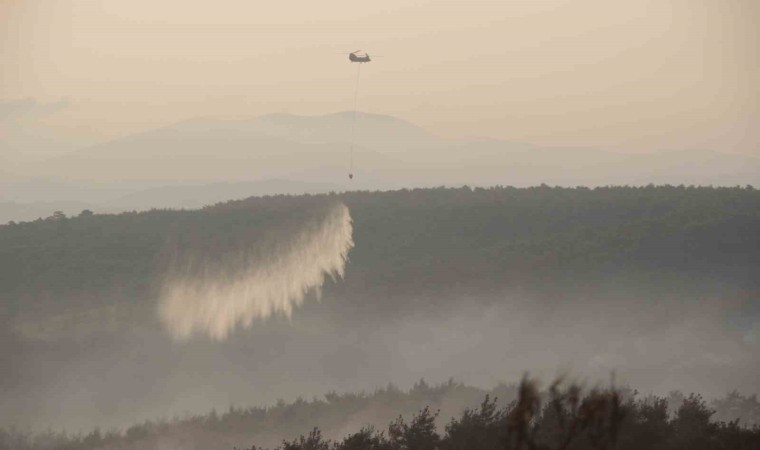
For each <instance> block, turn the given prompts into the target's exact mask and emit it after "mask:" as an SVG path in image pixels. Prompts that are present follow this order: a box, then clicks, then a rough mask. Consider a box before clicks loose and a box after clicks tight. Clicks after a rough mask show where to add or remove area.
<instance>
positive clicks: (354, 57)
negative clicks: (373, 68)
mask: <svg viewBox="0 0 760 450" xmlns="http://www.w3.org/2000/svg"><path fill="white" fill-rule="evenodd" d="M360 51H361V50H356V51H355V52H351V53H349V54H348V60H349V61H351V62H355V63H368V62H370V61H372V59H370V57H369V53H366V52H365V53H364V55H360V54H359V52H360Z"/></svg>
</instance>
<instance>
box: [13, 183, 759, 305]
mask: <svg viewBox="0 0 760 450" xmlns="http://www.w3.org/2000/svg"><path fill="white" fill-rule="evenodd" d="M334 200H341V201H343V202H345V204H346V205H348V207H349V208H350V210H351V215H352V217H353V220H354V240H355V242H356V247H355V248H354V250H353V251H352V252H351V254H350V264H349V265H348V268H347V271H348V272H347V275H346V279H345V282H344V283H340V284H339V285H336V286H332V287H330V289H334V290H335V291H337V292H348V293H351V292H358V291H361V292H362V294H364V295H367V294H377V295H382V296H385V297H388V298H389V300H387V301H392V300H390V298H392V297H393V296H394V294H398V293H404V294H409V293H410V292H413V293H419V294H428V293H430V292H429V291H431V290H432V291H439V292H440V291H445V290H449V289H459V288H467V287H468V286H469V287H474V286H478V287H479V289H485V287H486V286H487V287H489V288H498V287H500V286H504V285H507V284H509V285H511V286H513V287H515V286H519V287H521V288H523V289H527V290H537V291H549V290H551V288H552V286H553V285H562V287H563V288H567V287H568V283H571V284H575V285H581V286H576V287H583V286H582V284H583V282H584V281H583V279H584V276H593V277H594V278H595V279H598V280H599V279H601V280H603V279H604V278H605V277H615V276H620V275H623V274H625V276H626V277H631V278H635V277H636V276H646V277H649V276H655V277H659V278H663V277H665V276H668V277H671V279H682V283H680V285H681V286H682V287H688V285H689V281H687V280H691V279H697V280H704V279H705V278H707V279H709V280H714V281H719V282H721V283H724V284H727V285H730V286H732V289H735V290H736V291H751V290H752V289H755V288H757V287H758V281H757V280H760V233H758V230H760V193H759V192H758V191H756V190H754V189H752V188H750V187H747V188H738V187H737V188H710V187H683V186H679V187H673V186H659V187H655V186H648V187H640V188H632V187H608V188H596V189H586V188H575V189H566V188H551V187H548V186H540V187H535V188H527V189H517V188H509V187H495V188H491V189H479V188H478V189H470V188H467V187H464V188H460V189H446V188H440V189H415V190H402V191H392V192H351V193H346V194H340V195H337V194H335V195H318V196H273V197H260V198H250V199H247V200H242V201H233V202H228V203H223V204H217V205H214V206H210V207H206V208H204V209H202V210H197V211H184V210H181V211H171V210H153V211H149V212H144V213H124V214H118V215H100V214H96V215H88V214H82V215H80V216H79V217H72V218H65V217H54V216H52V217H51V218H49V219H48V220H38V221H35V222H26V223H20V224H10V225H5V226H2V227H0V268H2V274H3V275H2V281H0V296H1V298H2V301H3V303H5V304H6V305H8V306H9V307H10V309H9V310H10V311H15V310H17V309H18V308H23V307H24V305H27V306H28V305H29V304H30V303H32V304H37V303H39V302H43V303H44V302H46V299H51V298H52V297H56V298H59V297H60V296H62V295H65V294H67V293H80V292H83V291H87V292H90V293H91V292H93V291H97V290H98V289H112V288H114V287H118V288H119V289H121V290H127V291H129V292H130V293H131V294H140V295H137V297H143V298H144V297H145V294H146V293H149V292H150V289H151V287H152V283H153V282H154V281H155V278H156V276H157V275H158V274H161V273H162V272H161V271H162V267H163V265H166V264H167V261H168V259H170V258H177V257H181V255H182V254H183V252H185V253H190V252H197V251H202V252H204V255H206V256H207V257H213V255H214V254H218V253H220V252H224V250H225V249H229V248H230V247H234V246H236V245H239V244H240V242H241V240H244V241H245V242H248V241H255V240H256V239H260V238H261V234H262V232H261V231H259V230H267V229H271V228H272V227H277V226H279V225H277V224H278V223H281V222H283V221H284V220H295V221H297V220H298V218H299V214H301V215H304V214H305V213H304V212H305V211H309V210H310V209H314V208H315V207H317V206H318V205H319V204H320V203H322V204H323V203H325V202H329V201H334ZM178 255H179V256H178ZM642 274H643V275H642ZM370 277H371V278H370ZM579 277H580V278H579ZM572 280H576V282H572ZM577 280H581V281H577ZM53 293H55V295H53ZM51 301H54V300H51Z"/></svg>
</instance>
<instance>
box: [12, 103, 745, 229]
mask: <svg viewBox="0 0 760 450" xmlns="http://www.w3.org/2000/svg"><path fill="white" fill-rule="evenodd" d="M352 139H353V141H354V151H353V161H354V168H353V172H355V174H356V177H355V178H354V180H353V181H350V182H349V180H348V177H347V174H348V172H349V171H350V170H351V168H350V165H351V162H350V161H351V150H350V149H351V146H352ZM23 172H24V173H26V175H27V178H28V179H27V180H25V181H24V183H23V184H22V183H20V182H14V183H5V184H2V183H0V184H2V186H0V187H1V188H2V190H1V191H0V201H3V200H5V201H6V202H10V201H13V202H14V203H19V202H21V203H25V204H26V206H23V207H20V206H18V205H15V206H13V207H9V206H8V205H7V204H5V205H4V206H3V205H0V223H2V222H3V221H7V220H11V219H9V217H18V218H22V216H23V218H29V217H28V214H21V215H20V216H19V215H18V214H19V213H18V211H20V210H21V209H25V210H30V209H35V208H36V206H34V207H33V206H30V204H29V203H30V202H43V204H42V205H38V206H40V207H42V208H43V209H50V208H51V207H54V206H55V205H53V204H51V203H50V202H57V201H67V202H72V201H76V202H85V203H93V204H96V205H100V210H101V211H103V209H105V210H108V211H118V210H124V209H130V208H131V209H145V208H150V207H198V206H202V205H204V204H208V203H213V202H217V201H222V200H229V199H233V198H243V197H247V196H250V195H266V194H274V193H294V194H295V193H318V192H327V191H330V190H336V191H340V190H375V189H389V188H401V187H429V186H441V185H449V186H452V185H463V184H467V185H471V186H486V185H513V186H530V185H538V184H541V183H546V184H549V185H560V186H577V185H583V186H598V185H645V184H650V183H653V184H672V185H679V184H686V185H691V184H694V185H716V186H720V185H727V186H735V185H745V184H753V185H756V184H758V181H760V158H755V157H750V156H745V155H736V154H727V153H721V152H720V151H719V149H718V150H716V151H712V150H683V151H674V152H660V153H642V154H625V153H615V152H607V151H603V150H598V149H585V148H559V147H557V148H554V147H539V146H534V145H530V144H525V143H517V142H510V141H503V140H496V139H463V140H450V139H443V138H440V137H438V136H435V135H433V134H431V133H428V132H427V131H425V130H423V129H422V128H420V127H417V126H415V125H413V124H411V123H409V122H406V121H404V120H401V119H398V118H394V117H391V116H385V115H378V114H366V113H358V114H357V115H356V117H354V114H353V113H352V112H341V113H335V114H328V115H322V116H296V115H290V114H275V115H267V116H262V117H259V118H256V119H253V120H222V119H215V118H198V119H193V120H188V121H184V122H180V123H177V124H174V125H170V126H167V127H163V128H158V129H154V130H149V131H146V132H143V133H139V134H134V135H130V136H127V137H124V138H121V139H117V140H113V141H110V142H106V143H103V144H99V145H95V146H93V147H89V148H86V149H81V150H77V151H72V152H69V153H67V154H65V155H64V156H60V157H56V158H54V159H50V160H47V161H44V162H38V163H34V164H32V165H26V166H25V167H24V168H23ZM32 177H35V178H36V179H37V180H42V181H37V182H33V181H29V179H31V178H32ZM106 191H108V192H106ZM2 192H4V193H5V194H2ZM78 207H79V206H77V208H78ZM14 208H15V209H14ZM20 208H21V209H20ZM61 208H63V206H59V207H58V209H61ZM11 210H13V211H16V212H11ZM34 214H37V213H36V212H35V213H34Z"/></svg>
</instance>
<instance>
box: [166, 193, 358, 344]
mask: <svg viewBox="0 0 760 450" xmlns="http://www.w3.org/2000/svg"><path fill="white" fill-rule="evenodd" d="M278 228H279V227H278ZM352 233H353V226H352V220H351V215H350V213H349V210H348V207H346V206H345V205H344V204H342V203H337V204H332V205H329V206H326V207H325V208H320V209H319V210H318V211H316V212H315V213H314V215H313V217H311V218H310V219H309V220H307V221H306V222H305V223H299V224H297V225H296V226H292V225H290V226H283V227H282V228H281V229H278V230H268V231H267V235H266V237H265V238H263V239H261V241H262V242H259V243H258V244H256V245H249V246H248V247H247V248H242V249H237V250H236V251H234V252H231V253H230V254H228V255H224V256H223V257H222V258H221V259H220V260H218V261H211V260H207V261H204V259H203V258H202V257H191V258H189V259H188V258H185V261H184V263H183V265H182V268H181V269H179V270H177V269H176V268H175V269H174V270H172V271H170V274H169V275H167V277H166V279H165V281H164V283H163V285H162V288H161V293H160V298H159V310H158V312H159V317H160V319H161V322H162V323H163V325H164V326H165V327H166V329H167V330H168V331H169V332H170V333H171V335H172V336H173V337H174V338H175V339H176V340H187V339H188V338H190V337H191V336H193V335H194V334H196V333H198V334H205V335H207V336H208V337H210V338H212V339H215V340H222V339H225V338H226V337H227V336H228V335H229V334H230V332H232V331H233V330H234V329H235V328H236V327H239V326H242V327H243V328H249V327H251V325H252V324H253V323H254V321H256V320H265V319H267V318H269V317H271V316H272V315H275V314H281V315H284V316H287V317H290V316H291V314H292V313H293V309H294V308H295V307H298V306H300V305H301V304H302V303H303V302H304V299H305V298H306V296H307V294H309V293H312V292H313V293H314V294H316V296H317V298H319V297H320V295H321V289H322V286H323V284H324V282H325V279H326V277H331V278H332V279H333V280H336V279H338V278H342V277H343V275H344V270H345V265H346V261H347V257H348V252H349V251H350V250H351V248H353V245H354V243H353V237H352Z"/></svg>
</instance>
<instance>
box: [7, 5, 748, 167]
mask: <svg viewBox="0 0 760 450" xmlns="http://www.w3.org/2000/svg"><path fill="white" fill-rule="evenodd" d="M758 21H760V2H757V1H755V0H617V1H610V0H498V1H480V0H479V1H473V0H469V1H459V0H458V1H442V0H438V1H432V0H384V1H382V2H381V1H356V0H353V1H348V0H322V1H313V0H282V1H274V2H269V1H268V2H262V1H255V0H216V1H201V0H130V1H124V0H98V1H95V0H92V1H90V0H0V55H2V58H3V63H2V65H0V127H2V128H0V132H5V133H8V132H9V131H8V130H10V129H11V127H17V128H18V129H21V128H20V127H26V129H28V130H31V131H28V133H32V134H33V133H36V132H37V131H35V130H39V133H43V134H44V133H50V135H51V136H52V137H51V138H55V139H63V140H70V141H72V142H80V143H81V142H95V141H99V140H104V139H109V138H113V137H117V136H120V135H123V134H127V133H132V132H136V131H141V130H143V129H145V128H150V127H157V126H161V125H164V124H168V123H171V122H174V121H178V120H182V119H185V118H190V117H196V116H202V115H224V116H255V115H260V114H266V113H272V112H290V113H296V114H321V113H329V112H335V111H341V110H348V109H351V108H352V106H353V105H352V104H353V93H354V92H353V91H354V80H355V77H356V69H357V66H356V65H355V64H354V65H352V64H349V62H348V60H347V55H345V54H344V55H341V54H338V53H339V52H349V51H353V50H356V49H362V50H365V51H368V52H369V53H370V54H373V53H374V54H378V55H382V56H383V58H378V59H377V60H376V61H373V62H372V63H371V64H369V65H364V66H363V67H362V68H361V71H362V73H361V84H360V91H359V108H360V109H361V110H364V111H368V112H375V113H383V114H391V115H394V116H398V117H401V118H404V119H408V120H410V121H412V122H414V123H416V124H418V125H420V126H423V127H425V128H426V129H428V130H430V131H432V132H435V133H438V134H441V135H443V136H448V137H461V136H491V137H498V138H505V139H511V140H520V141H528V142H533V143H538V144H552V145H572V146H594V147H599V148H606V149H610V150H624V151H652V150H665V149H682V148H694V149H703V148H712V149H717V150H722V151H730V152H741V153H746V154H758V153H760V150H759V149H758V148H759V147H760V145H759V144H758V143H759V142H760V139H759V137H760V133H759V132H758V131H757V126H756V125H757V124H758V123H760V82H758V80H760V33H759V32H758V31H757V26H756V24H757V23H758ZM22 99H31V100H34V102H36V103H29V102H27V103H26V107H25V108H22V109H23V113H21V112H19V108H20V107H19V106H18V105H19V103H18V101H19V100H22ZM1 137H2V135H0V138H1Z"/></svg>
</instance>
